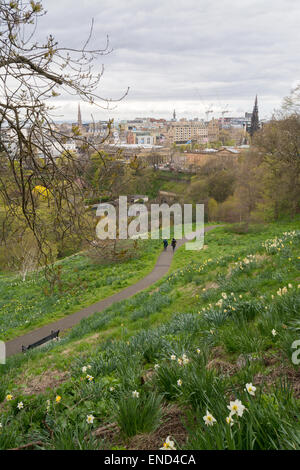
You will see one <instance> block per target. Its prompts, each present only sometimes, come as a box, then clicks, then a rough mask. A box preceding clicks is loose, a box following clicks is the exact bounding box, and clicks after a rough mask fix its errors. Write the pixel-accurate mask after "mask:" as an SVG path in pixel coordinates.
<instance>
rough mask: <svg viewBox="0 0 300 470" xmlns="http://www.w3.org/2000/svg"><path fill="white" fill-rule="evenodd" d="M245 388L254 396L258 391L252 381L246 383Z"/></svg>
mask: <svg viewBox="0 0 300 470" xmlns="http://www.w3.org/2000/svg"><path fill="white" fill-rule="evenodd" d="M245 390H247V392H248V393H249V395H252V396H254V395H255V391H256V387H254V385H252V383H249V384H246V388H245Z"/></svg>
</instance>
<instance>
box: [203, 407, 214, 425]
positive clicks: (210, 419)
mask: <svg viewBox="0 0 300 470" xmlns="http://www.w3.org/2000/svg"><path fill="white" fill-rule="evenodd" d="M203 419H204V422H205V424H206V426H213V425H214V423H216V422H217V420H216V419H215V418H214V417H213V415H212V414H211V413H209V411H206V415H205V416H203Z"/></svg>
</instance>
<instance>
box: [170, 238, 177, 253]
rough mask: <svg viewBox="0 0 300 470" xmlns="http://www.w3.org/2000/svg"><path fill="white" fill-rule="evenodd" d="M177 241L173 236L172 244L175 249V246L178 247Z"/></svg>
mask: <svg viewBox="0 0 300 470" xmlns="http://www.w3.org/2000/svg"><path fill="white" fill-rule="evenodd" d="M176 243H177V241H176V240H175V238H172V242H171V245H172V248H173V251H174V250H175V248H176Z"/></svg>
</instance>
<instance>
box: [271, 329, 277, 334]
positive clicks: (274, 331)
mask: <svg viewBox="0 0 300 470" xmlns="http://www.w3.org/2000/svg"><path fill="white" fill-rule="evenodd" d="M272 335H273V336H276V335H277V331H276V330H275V328H273V330H272Z"/></svg>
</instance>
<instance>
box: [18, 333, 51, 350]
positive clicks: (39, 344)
mask: <svg viewBox="0 0 300 470" xmlns="http://www.w3.org/2000/svg"><path fill="white" fill-rule="evenodd" d="M58 335H59V330H57V331H51V334H50V335H48V336H45V337H44V338H42V339H39V340H38V341H36V342H35V343H32V344H29V345H28V346H22V352H26V351H28V350H29V349H33V348H36V347H38V346H41V345H42V344H44V343H47V342H48V341H51V340H52V339H55V338H57V339H58Z"/></svg>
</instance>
